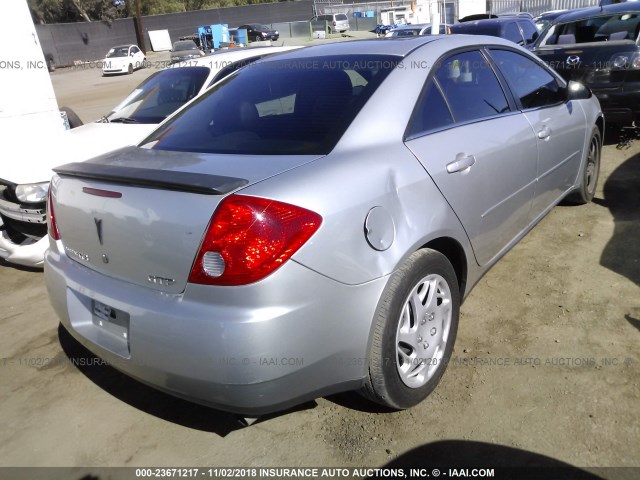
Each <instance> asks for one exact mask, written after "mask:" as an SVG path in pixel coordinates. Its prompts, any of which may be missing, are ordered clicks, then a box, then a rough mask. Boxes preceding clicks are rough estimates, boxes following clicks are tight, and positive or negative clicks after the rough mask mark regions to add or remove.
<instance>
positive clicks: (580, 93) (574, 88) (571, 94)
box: [567, 80, 593, 100]
mask: <svg viewBox="0 0 640 480" xmlns="http://www.w3.org/2000/svg"><path fill="white" fill-rule="evenodd" d="M567 91H568V92H567V100H587V99H588V98H591V96H592V95H593V94H592V93H591V89H590V88H589V87H587V86H586V85H583V84H582V83H580V82H574V81H573V80H571V81H570V82H569V87H568V88H567Z"/></svg>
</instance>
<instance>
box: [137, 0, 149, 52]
mask: <svg viewBox="0 0 640 480" xmlns="http://www.w3.org/2000/svg"><path fill="white" fill-rule="evenodd" d="M136 36H137V37H138V46H139V47H140V50H142V53H144V54H145V55H146V54H147V47H146V46H145V44H144V31H143V30H142V15H141V14H140V0H136Z"/></svg>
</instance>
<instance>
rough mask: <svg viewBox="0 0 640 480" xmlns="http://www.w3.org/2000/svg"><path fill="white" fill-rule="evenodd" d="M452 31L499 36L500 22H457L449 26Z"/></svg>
mask: <svg viewBox="0 0 640 480" xmlns="http://www.w3.org/2000/svg"><path fill="white" fill-rule="evenodd" d="M451 31H452V32H453V33H466V34H467V35H491V36H493V37H499V36H500V24H497V23H489V24H484V25H483V24H474V23H459V24H457V25H453V26H452V27H451Z"/></svg>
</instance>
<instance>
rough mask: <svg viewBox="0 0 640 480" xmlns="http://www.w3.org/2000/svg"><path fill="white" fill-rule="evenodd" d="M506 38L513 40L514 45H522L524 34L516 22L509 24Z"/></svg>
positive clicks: (505, 28) (506, 29)
mask: <svg viewBox="0 0 640 480" xmlns="http://www.w3.org/2000/svg"><path fill="white" fill-rule="evenodd" d="M504 38H506V39H507V40H511V41H512V42H513V43H522V34H521V33H520V29H519V28H518V25H517V24H516V22H512V23H508V24H507V25H506V26H505V27H504Z"/></svg>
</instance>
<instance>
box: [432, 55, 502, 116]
mask: <svg viewBox="0 0 640 480" xmlns="http://www.w3.org/2000/svg"><path fill="white" fill-rule="evenodd" d="M436 78H437V79H438V82H439V83H440V85H441V86H442V90H443V92H444V95H445V97H446V99H447V101H448V103H449V106H450V107H451V111H452V113H453V117H454V119H455V121H456V122H468V121H472V120H478V119H481V118H486V117H491V116H494V115H499V114H501V113H504V112H507V111H509V103H508V102H507V98H506V97H505V95H504V92H503V91H502V87H501V86H500V83H499V82H498V79H497V78H496V76H495V74H494V73H493V70H492V69H491V67H490V66H489V65H488V64H487V61H486V60H485V58H484V57H483V56H482V54H480V52H478V51H474V52H465V53H460V54H457V55H454V56H452V57H449V58H447V59H446V60H445V61H444V62H441V63H440V67H439V69H438V71H437V72H436Z"/></svg>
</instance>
